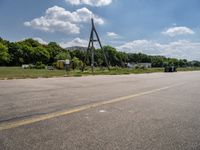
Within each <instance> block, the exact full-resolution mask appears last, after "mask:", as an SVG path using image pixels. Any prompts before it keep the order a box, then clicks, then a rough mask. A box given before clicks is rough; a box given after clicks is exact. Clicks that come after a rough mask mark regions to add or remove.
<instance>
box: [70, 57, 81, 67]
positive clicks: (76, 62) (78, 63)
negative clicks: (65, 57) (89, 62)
mask: <svg viewBox="0 0 200 150" xmlns="http://www.w3.org/2000/svg"><path fill="white" fill-rule="evenodd" d="M71 65H72V69H82V67H83V62H82V61H81V60H80V59H78V58H77V57H74V58H73V59H72V60H71Z"/></svg>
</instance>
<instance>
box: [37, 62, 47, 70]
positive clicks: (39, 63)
mask: <svg viewBox="0 0 200 150" xmlns="http://www.w3.org/2000/svg"><path fill="white" fill-rule="evenodd" d="M45 68H46V66H45V65H44V64H43V63H42V62H36V64H35V69H45Z"/></svg>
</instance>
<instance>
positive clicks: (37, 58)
mask: <svg viewBox="0 0 200 150" xmlns="http://www.w3.org/2000/svg"><path fill="white" fill-rule="evenodd" d="M103 49H104V51H105V54H106V56H107V58H108V61H109V65H110V66H118V67H125V66H126V64H127V63H131V62H135V63H152V66H153V67H164V66H166V65H174V66H176V67H200V62H199V61H188V60H186V59H176V58H167V57H164V56H151V55H146V54H142V53H125V52H120V51H117V50H116V49H115V48H113V47H111V46H104V47H103ZM86 55H87V52H86V51H84V50H73V51H72V50H70V51H69V50H66V49H64V48H62V47H60V46H59V45H58V44H57V43H55V42H50V43H48V44H47V45H45V44H41V43H39V42H38V41H36V40H33V39H31V38H30V39H25V40H23V41H19V42H9V41H7V40H4V39H2V38H0V66H21V65H22V64H36V63H38V62H40V63H42V64H45V65H50V66H52V65H53V64H54V63H55V62H56V61H57V60H65V59H69V60H71V62H72V64H73V68H74V69H75V68H77V67H81V66H82V65H83V64H84V63H85V64H86V65H88V66H89V65H90V60H91V58H89V59H85V57H86ZM85 60H87V61H85ZM95 66H99V67H100V66H106V63H105V60H104V57H103V51H102V50H101V49H96V50H95Z"/></svg>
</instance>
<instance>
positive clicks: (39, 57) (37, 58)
mask: <svg viewBox="0 0 200 150" xmlns="http://www.w3.org/2000/svg"><path fill="white" fill-rule="evenodd" d="M31 55H32V56H31V57H32V62H33V63H34V64H35V63H36V62H42V63H44V64H47V62H48V61H49V58H50V54H49V52H48V51H47V49H45V48H44V47H42V46H38V47H35V48H33V51H32V54H31Z"/></svg>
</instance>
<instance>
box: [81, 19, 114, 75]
mask: <svg viewBox="0 0 200 150" xmlns="http://www.w3.org/2000/svg"><path fill="white" fill-rule="evenodd" d="M91 21H92V29H91V33H90V39H89V44H88V48H87V54H86V57H85V63H86V61H87V59H88V55H89V54H91V67H92V72H94V62H95V61H94V55H95V54H94V50H95V47H94V43H95V42H97V43H98V44H99V46H100V48H101V50H102V51H103V56H104V59H105V62H106V65H107V68H108V70H110V68H109V64H108V59H107V57H106V54H105V50H104V49H103V47H102V44H101V41H100V38H99V35H98V33H97V31H96V28H95V25H94V19H93V18H92V19H91ZM95 36H96V39H95ZM83 70H84V68H83Z"/></svg>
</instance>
